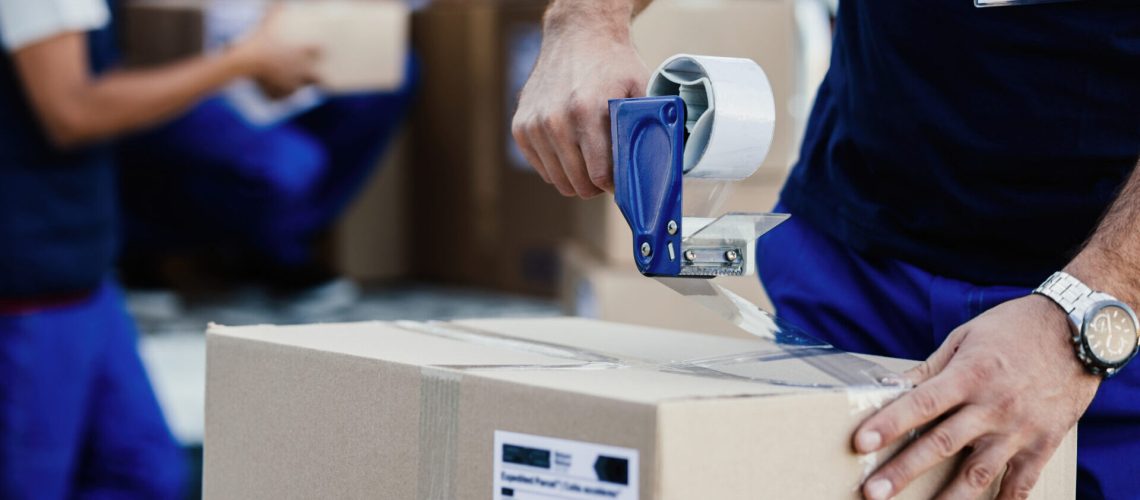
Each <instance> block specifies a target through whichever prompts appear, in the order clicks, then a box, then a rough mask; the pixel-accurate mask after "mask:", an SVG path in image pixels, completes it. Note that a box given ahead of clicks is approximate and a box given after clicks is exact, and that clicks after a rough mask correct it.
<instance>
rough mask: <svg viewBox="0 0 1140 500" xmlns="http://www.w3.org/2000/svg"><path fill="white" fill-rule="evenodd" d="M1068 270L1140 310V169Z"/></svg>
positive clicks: (1133, 175)
mask: <svg viewBox="0 0 1140 500" xmlns="http://www.w3.org/2000/svg"><path fill="white" fill-rule="evenodd" d="M1065 270H1066V271H1067V272H1068V273H1069V274H1072V275H1074V276H1076V277H1077V278H1079V279H1080V280H1082V281H1084V282H1085V283H1086V284H1088V285H1089V286H1090V287H1091V288H1093V289H1094V290H1101V291H1104V292H1107V293H1109V294H1112V295H1113V296H1115V297H1116V298H1118V299H1120V300H1122V301H1124V302H1125V303H1126V304H1128V305H1130V306H1132V307H1133V308H1140V168H1137V169H1135V170H1133V172H1132V175H1131V176H1130V177H1129V179H1128V180H1127V181H1126V182H1125V184H1124V187H1123V189H1121V191H1120V195H1119V196H1117V198H1116V201H1115V202H1114V203H1113V204H1112V206H1111V208H1109V210H1108V212H1107V213H1106V214H1105V216H1104V219H1103V220H1102V221H1101V223H1100V226H1099V227H1098V228H1097V230H1096V232H1095V233H1093V235H1092V237H1091V238H1089V241H1088V243H1086V244H1085V247H1084V248H1083V249H1082V250H1081V252H1080V253H1079V254H1077V256H1076V258H1074V259H1073V261H1072V262H1071V263H1069V265H1068V267H1066V268H1065Z"/></svg>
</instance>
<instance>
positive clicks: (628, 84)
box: [618, 76, 641, 91]
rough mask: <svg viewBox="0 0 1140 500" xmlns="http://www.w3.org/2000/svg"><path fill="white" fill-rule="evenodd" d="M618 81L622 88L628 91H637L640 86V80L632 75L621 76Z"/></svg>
mask: <svg viewBox="0 0 1140 500" xmlns="http://www.w3.org/2000/svg"><path fill="white" fill-rule="evenodd" d="M618 83H619V84H620V85H621V86H622V88H624V89H626V90H628V91H637V90H640V88H641V80H638V79H637V77H634V76H626V77H623V78H621V79H620V80H619V81H618Z"/></svg>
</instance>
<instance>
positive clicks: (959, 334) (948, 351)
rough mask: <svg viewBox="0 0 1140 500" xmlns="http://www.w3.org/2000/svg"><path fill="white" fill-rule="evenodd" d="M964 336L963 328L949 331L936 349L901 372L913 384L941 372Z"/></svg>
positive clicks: (956, 350)
mask: <svg viewBox="0 0 1140 500" xmlns="http://www.w3.org/2000/svg"><path fill="white" fill-rule="evenodd" d="M965 336H966V332H965V330H963V329H962V328H958V329H956V330H954V331H953V332H950V336H949V337H947V338H946V341H945V342H943V343H942V346H941V347H939V348H938V350H936V351H934V354H931V355H930V357H929V358H926V361H923V362H921V363H919V364H918V365H917V366H915V367H914V368H911V369H909V370H907V371H906V372H905V373H903V376H904V377H906V379H907V380H909V381H910V382H911V383H912V384H914V385H919V384H921V383H923V382H926V381H927V380H930V378H931V377H933V376H935V375H938V374H939V373H942V370H944V369H945V368H946V365H947V364H948V363H950V358H952V357H954V353H956V352H958V346H960V345H962V339H963V338H964V337H965Z"/></svg>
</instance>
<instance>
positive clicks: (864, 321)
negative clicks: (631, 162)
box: [514, 0, 1140, 499]
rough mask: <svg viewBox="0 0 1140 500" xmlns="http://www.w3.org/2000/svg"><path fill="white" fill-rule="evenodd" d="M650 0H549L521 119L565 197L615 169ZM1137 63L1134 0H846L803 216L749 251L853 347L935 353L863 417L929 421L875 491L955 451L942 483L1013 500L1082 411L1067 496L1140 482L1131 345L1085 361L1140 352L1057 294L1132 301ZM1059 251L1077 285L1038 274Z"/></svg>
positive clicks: (641, 78)
mask: <svg viewBox="0 0 1140 500" xmlns="http://www.w3.org/2000/svg"><path fill="white" fill-rule="evenodd" d="M648 3H649V0H599V1H596V2H578V1H573V0H556V1H554V2H552V5H551V7H550V8H549V10H548V11H547V13H546V17H545V21H544V23H545V38H544V40H543V46H542V52H541V55H540V57H539V62H538V64H537V66H536V68H535V70H534V73H533V74H532V75H531V78H530V81H529V82H528V84H527V85H526V87H525V88H524V90H523V92H522V95H521V98H520V103H519V110H518V113H517V114H516V116H515V120H514V135H515V138H516V139H517V140H518V142H519V144H520V146H521V147H522V149H523V151H524V152H525V154H526V155H527V158H528V160H529V161H530V163H531V164H532V165H533V166H534V168H535V169H536V170H537V171H538V172H539V174H541V175H542V177H543V179H545V180H546V181H547V182H549V183H551V184H554V185H555V186H556V187H557V189H558V190H559V191H560V192H561V193H563V194H565V195H578V196H582V197H590V196H594V195H597V194H600V193H602V192H603V191H608V190H611V189H612V166H611V160H610V151H611V149H610V145H609V144H608V141H609V137H610V135H609V133H608V123H609V120H608V117H607V100H608V99H611V98H625V97H638V96H641V95H643V92H644V89H645V85H646V80H647V79H648V76H649V75H648V71H647V70H646V67H645V65H644V63H643V62H642V61H641V60H640V59H639V57H638V55H637V52H636V50H635V48H634V47H633V45H632V43H631V41H630V22H631V20H632V19H633V17H634V16H635V15H636V14H637V13H638V12H639V11H640V10H641V9H642V8H644V7H645V6H646V5H647V4H648ZM975 3H978V4H991V5H1001V6H997V7H994V8H984V9H983V8H976V7H975ZM1138 62H1140V4H1138V3H1137V2H1135V1H1132V0H1104V1H1080V0H1071V1H1061V2H1057V1H1052V2H1042V1H1040V0H1002V1H992V0H926V1H922V2H897V1H857V0H850V1H843V2H840V3H839V14H838V20H837V24H836V33H835V48H834V52H833V57H832V64H831V68H830V71H829V73H828V75H827V78H826V80H825V81H824V83H823V85H822V87H821V88H820V89H819V93H818V98H817V101H816V103H815V107H814V110H813V112H812V116H811V120H810V123H809V124H808V128H807V133H806V136H805V138H804V144H803V148H802V151H801V156H800V160H799V163H798V164H797V165H796V167H795V169H794V170H793V171H792V173H791V176H790V178H789V179H788V181H787V184H786V185H785V187H784V190H783V192H782V195H781V203H780V206H779V207H777V210H778V211H787V212H790V213H791V214H792V215H793V218H792V219H791V220H790V221H789V222H788V223H785V224H784V225H783V226H782V227H780V228H777V229H776V230H775V231H774V232H773V233H772V234H770V235H768V236H765V237H764V238H762V239H761V240H760V242H759V245H758V250H757V259H758V268H759V270H760V274H761V275H762V276H763V278H764V285H765V288H766V289H767V290H768V292H769V295H770V297H771V299H772V301H773V303H774V304H775V306H776V309H777V312H778V313H779V314H780V315H781V316H783V317H784V318H785V319H788V320H790V321H791V322H792V323H796V324H799V325H800V326H803V327H805V328H806V329H807V330H808V331H809V332H812V333H814V334H816V335H819V336H821V337H823V338H824V339H825V340H827V341H829V342H830V343H832V344H833V345H835V346H838V347H840V348H843V349H846V350H850V351H858V352H866V353H873V354H882V355H890V356H895V357H904V358H912V359H919V358H925V357H927V356H930V357H929V358H928V359H927V361H926V362H925V363H923V364H921V365H920V366H919V368H917V369H916V370H914V371H912V372H910V373H909V374H908V377H909V378H910V379H911V380H912V381H914V382H916V383H917V384H918V386H917V389H915V390H914V391H912V392H910V393H908V394H907V395H905V396H903V397H902V398H900V399H899V400H898V401H896V402H894V403H892V404H890V405H888V406H887V407H886V408H884V409H883V410H881V411H880V412H879V413H878V414H876V415H875V416H873V417H871V418H870V419H869V420H867V421H866V422H865V423H864V424H863V426H862V427H861V428H860V429H859V430H858V432H857V434H856V436H855V437H854V445H855V448H856V450H857V451H859V452H861V453H870V452H874V451H877V450H880V449H882V448H883V447H885V446H887V445H889V444H891V443H892V442H895V441H897V440H899V439H901V438H904V437H906V436H908V435H909V433H910V431H911V430H913V429H917V428H921V427H922V426H925V425H930V426H931V427H930V429H929V430H927V431H925V432H924V433H923V434H922V436H920V437H919V438H918V439H917V440H916V441H915V442H914V443H912V444H910V445H909V446H908V447H907V448H906V449H905V450H904V451H903V452H901V453H900V454H899V455H897V456H896V457H895V458H893V459H891V460H890V461H889V462H888V463H886V464H884V465H883V466H882V467H880V468H879V469H878V471H876V472H875V473H874V474H872V475H871V477H870V478H869V479H868V480H867V481H866V482H865V483H864V485H863V493H864V494H865V495H866V496H867V497H869V498H876V499H885V498H889V497H892V496H895V495H897V494H898V493H899V492H900V491H902V490H903V489H904V488H905V487H906V485H907V484H908V483H909V482H910V481H911V480H912V479H914V478H915V477H916V476H917V475H918V474H921V473H922V472H924V471H926V470H927V469H929V468H931V467H932V466H934V465H935V464H937V463H939V462H941V461H942V460H946V459H949V458H951V457H953V456H955V455H956V454H957V453H959V452H960V451H963V450H969V452H968V457H967V458H966V459H965V461H964V462H963V464H962V465H961V467H960V469H959V472H958V475H957V476H956V477H954V478H952V480H951V481H950V482H949V483H948V485H947V486H946V491H945V494H946V495H947V496H948V497H951V498H974V497H977V496H979V495H981V494H982V493H983V492H984V491H985V490H986V489H987V488H989V487H991V485H993V484H994V483H995V481H1000V483H999V484H1000V490H1001V497H1002V498H1026V497H1028V495H1029V491H1030V489H1031V488H1032V487H1033V485H1034V484H1035V482H1036V481H1037V477H1038V475H1039V474H1040V472H1041V470H1042V468H1043V467H1044V465H1045V463H1046V462H1047V461H1048V459H1049V458H1050V456H1052V454H1053V452H1054V450H1055V449H1056V448H1057V446H1058V444H1059V443H1060V442H1061V440H1062V438H1063V437H1064V436H1065V434H1066V433H1067V432H1068V431H1069V429H1071V428H1072V426H1073V425H1074V424H1076V423H1077V420H1078V418H1079V419H1080V429H1079V432H1080V439H1079V441H1078V443H1079V445H1078V446H1079V452H1078V456H1079V458H1078V460H1079V470H1078V480H1079V492H1078V496H1079V497H1080V498H1136V497H1137V495H1138V494H1140V474H1137V468H1136V464H1137V461H1138V460H1140V458H1138V457H1140V366H1127V367H1124V368H1123V369H1121V371H1120V373H1119V374H1118V375H1117V376H1116V378H1113V379H1111V380H1108V381H1105V382H1104V383H1103V384H1102V377H1101V376H1100V375H1098V374H1094V373H1095V372H1096V371H1098V370H1099V371H1100V372H1101V374H1103V367H1104V366H1106V365H1100V366H1098V365H1097V363H1105V362H1108V361H1112V360H1113V359H1115V358H1112V357H1111V356H1109V354H1111V355H1112V356H1121V355H1126V354H1129V355H1130V354H1131V353H1134V352H1135V347H1136V339H1135V332H1134V324H1135V322H1134V321H1131V320H1129V319H1128V318H1127V317H1126V314H1124V313H1123V312H1122V311H1125V309H1123V308H1119V307H1118V308H1117V309H1116V311H1115V313H1116V314H1117V317H1115V319H1113V317H1111V316H1105V317H1104V318H1105V319H1106V320H1111V322H1110V321H1105V322H1104V324H1103V325H1102V326H1097V327H1096V328H1095V329H1096V330H1098V331H1099V332H1100V334H1101V335H1105V336H1106V337H1105V338H1102V339H1100V340H1101V341H1100V342H1099V343H1096V342H1092V343H1089V348H1090V349H1092V350H1093V351H1096V353H1099V354H1096V353H1091V354H1090V352H1089V351H1084V352H1082V353H1081V356H1078V355H1077V354H1078V353H1077V352H1074V351H1075V349H1074V345H1073V344H1071V343H1070V338H1071V337H1072V336H1073V335H1087V334H1088V329H1083V328H1082V329H1079V330H1078V329H1076V327H1075V325H1073V324H1071V323H1070V321H1069V318H1068V317H1066V313H1067V312H1069V309H1074V308H1075V307H1076V306H1073V307H1072V308H1066V309H1062V307H1058V305H1062V306H1063V305H1064V304H1065V303H1068V302H1070V301H1076V302H1073V303H1074V304H1076V305H1077V306H1079V305H1080V302H1079V300H1084V299H1087V298H1088V297H1089V295H1088V289H1092V290H1096V291H1101V292H1105V293H1108V294H1111V295H1112V296H1115V297H1116V298H1118V299H1120V302H1122V303H1123V304H1126V305H1130V306H1131V307H1132V308H1136V307H1140V236H1138V235H1140V174H1138V173H1135V172H1136V168H1135V167H1136V161H1137V155H1138V154H1140V71H1137V70H1136V66H1137V63H1138ZM1090 234H1091V235H1092V236H1091V237H1090V236H1089V235H1090ZM1062 269H1063V270H1064V271H1066V272H1067V273H1068V275H1069V276H1068V277H1065V276H1063V275H1054V277H1055V278H1057V279H1058V280H1060V282H1067V283H1070V284H1072V283H1078V282H1083V283H1084V286H1077V285H1066V286H1068V287H1069V288H1068V290H1069V292H1068V293H1067V294H1061V293H1058V292H1056V290H1057V289H1055V288H1050V289H1051V290H1054V293H1055V294H1057V295H1065V296H1063V297H1060V298H1047V297H1046V296H1042V295H1037V294H1033V295H1031V294H1030V293H1031V292H1032V291H1033V289H1034V287H1037V286H1038V285H1039V284H1041V283H1043V282H1045V280H1046V278H1048V277H1050V275H1051V273H1054V272H1055V271H1060V270H1062ZM1074 277H1075V278H1074ZM1050 282H1053V279H1051V280H1050ZM1043 286H1048V287H1051V286H1052V285H1049V282H1047V283H1046V285H1043ZM1076 290H1084V291H1083V292H1080V293H1073V292H1074V291H1076ZM1070 296H1071V297H1070ZM1090 300H1091V299H1090ZM1054 302H1056V303H1054ZM1074 310H1075V309H1074ZM1089 317H1090V316H1086V319H1085V321H1088V318H1089ZM1106 339H1107V340H1106ZM1086 340H1088V338H1087V337H1086ZM1106 350H1107V351H1106ZM932 352H933V353H934V354H933V355H931V353H932ZM1106 353H1107V354H1106ZM1099 355H1103V356H1107V357H1106V358H1104V359H1098V360H1094V359H1092V358H1093V357H1094V356H1099ZM1122 359H1125V358H1122ZM1094 395H1095V399H1094ZM1090 404H1091V405H1090ZM1086 410H1087V411H1086ZM1003 474H1004V477H1003Z"/></svg>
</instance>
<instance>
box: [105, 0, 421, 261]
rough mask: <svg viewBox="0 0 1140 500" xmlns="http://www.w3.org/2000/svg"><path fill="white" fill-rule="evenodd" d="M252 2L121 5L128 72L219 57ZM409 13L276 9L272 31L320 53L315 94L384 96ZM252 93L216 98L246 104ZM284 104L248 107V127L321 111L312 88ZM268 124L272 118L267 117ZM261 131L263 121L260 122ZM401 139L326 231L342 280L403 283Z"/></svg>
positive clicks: (319, 5) (401, 63)
mask: <svg viewBox="0 0 1140 500" xmlns="http://www.w3.org/2000/svg"><path fill="white" fill-rule="evenodd" d="M266 5H267V3H266V2H262V1H258V0H223V1H214V0H130V1H128V2H124V3H122V4H121V5H120V7H119V8H120V11H119V14H120V16H119V17H120V18H121V26H120V41H121V42H122V46H123V50H124V55H125V60H126V63H127V65H129V66H132V67H150V66H156V65H160V64H165V63H170V62H173V61H176V60H178V59H181V58H185V57H192V56H196V55H199V54H202V53H203V52H211V51H214V50H221V48H222V47H224V46H225V45H226V44H227V43H229V42H230V41H232V40H233V39H235V38H239V37H240V36H242V35H243V34H244V33H245V32H247V31H248V30H249V29H252V27H253V26H256V25H257V24H258V23H259V22H260V19H261V18H262V16H263V14H264V11H265V8H266ZM409 28H410V11H409V10H408V8H407V6H406V4H405V3H404V2H403V1H401V0H320V1H316V0H314V1H293V2H287V3H286V2H283V5H282V10H281V12H279V16H278V19H277V25H276V30H277V33H278V35H279V36H281V37H282V38H283V39H285V40H286V41H289V42H293V43H306V44H308V43H314V44H318V45H319V46H320V47H321V48H322V54H323V58H322V63H321V65H320V67H319V68H318V73H319V74H320V76H321V85H320V91H319V92H323V93H352V92H356V91H384V90H391V89H394V88H397V87H399V86H400V85H402V84H403V82H404V79H405V78H406V77H407V75H406V74H405V69H406V67H405V61H406V56H407V53H408V51H409V33H408V31H409ZM252 90H253V87H252V86H250V85H242V84H241V83H239V84H237V85H235V86H231V87H230V88H227V89H226V90H224V91H223V93H229V95H230V96H231V97H233V98H242V99H245V100H244V101H243V102H245V103H250V102H251V91H252ZM299 94H300V95H298V96H294V97H293V98H290V99H288V101H290V103H289V104H284V105H281V104H273V103H269V102H257V101H258V100H257V98H256V95H253V96H252V103H251V104H248V105H247V106H246V107H241V106H238V108H239V109H240V110H243V111H244V112H247V113H248V114H247V118H248V119H250V120H251V121H252V122H257V121H262V122H268V121H273V120H274V119H283V118H284V117H286V116H287V115H288V114H289V113H293V112H300V111H303V110H304V108H305V107H307V106H312V105H316V104H317V103H319V100H320V98H319V96H318V94H317V91H315V90H306V91H302V92H301V93H299ZM275 116H276V117H275ZM262 125H267V123H262ZM408 143H409V134H408V132H407V131H403V132H401V133H399V134H397V135H396V137H394V138H393V139H392V143H391V145H390V146H389V147H388V149H387V152H386V154H385V155H384V157H383V158H381V159H380V164H379V165H378V166H377V169H376V172H377V173H376V175H373V176H372V178H371V179H370V180H369V181H368V183H367V184H366V185H365V186H364V187H363V189H362V190H361V194H360V196H359V197H358V198H357V199H356V200H354V202H353V204H352V205H351V206H350V207H349V209H348V211H347V212H346V214H345V216H344V217H343V219H342V221H341V223H340V224H339V225H338V227H337V228H336V230H335V231H334V232H333V237H332V241H331V244H332V248H331V257H332V259H333V261H334V262H333V263H334V265H335V266H336V267H337V268H338V269H339V270H340V271H341V272H342V273H344V274H345V275H347V276H349V277H351V278H354V279H356V280H359V281H382V280H393V279H399V278H404V277H406V276H407V275H408V268H409V264H408V258H409V252H408V250H409V248H408V229H409V217H410V215H411V214H410V211H409V210H408V202H409V198H410V196H409V189H410V184H411V183H410V178H409V175H408V170H409V168H408V166H409V164H410V161H411V160H410V156H409V149H410V148H409V145H408Z"/></svg>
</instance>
